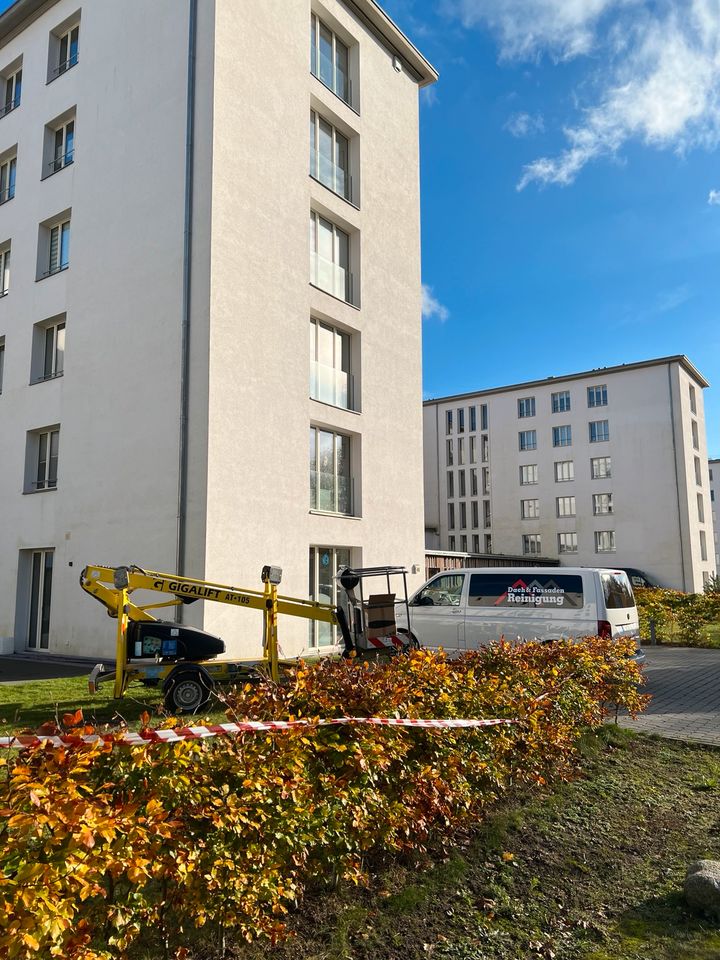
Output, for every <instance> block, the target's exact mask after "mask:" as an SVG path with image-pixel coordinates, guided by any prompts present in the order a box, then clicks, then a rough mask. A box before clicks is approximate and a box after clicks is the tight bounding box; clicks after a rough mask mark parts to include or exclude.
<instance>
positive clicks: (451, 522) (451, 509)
mask: <svg viewBox="0 0 720 960" xmlns="http://www.w3.org/2000/svg"><path fill="white" fill-rule="evenodd" d="M454 529H455V504H454V503H449V504H448V530H454Z"/></svg>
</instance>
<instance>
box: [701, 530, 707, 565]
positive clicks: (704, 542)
mask: <svg viewBox="0 0 720 960" xmlns="http://www.w3.org/2000/svg"><path fill="white" fill-rule="evenodd" d="M707 558H708V554H707V540H706V539H705V531H704V530H701V531H700V559H701V560H707Z"/></svg>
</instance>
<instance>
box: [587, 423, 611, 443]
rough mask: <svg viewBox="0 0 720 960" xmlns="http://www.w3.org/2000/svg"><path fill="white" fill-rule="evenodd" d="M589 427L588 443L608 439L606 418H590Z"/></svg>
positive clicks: (608, 428) (608, 432) (608, 430)
mask: <svg viewBox="0 0 720 960" xmlns="http://www.w3.org/2000/svg"><path fill="white" fill-rule="evenodd" d="M589 427H590V443H602V441H603V440H609V439H610V426H609V425H608V421H607V420H592V421H591V422H590V424H589Z"/></svg>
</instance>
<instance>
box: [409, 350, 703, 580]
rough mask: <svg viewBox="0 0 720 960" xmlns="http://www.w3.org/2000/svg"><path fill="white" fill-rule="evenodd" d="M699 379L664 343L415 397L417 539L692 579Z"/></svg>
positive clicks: (697, 573)
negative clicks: (421, 484)
mask: <svg viewBox="0 0 720 960" xmlns="http://www.w3.org/2000/svg"><path fill="white" fill-rule="evenodd" d="M707 386H708V384H707V382H706V381H705V380H704V378H703V377H702V376H701V374H700V373H699V372H698V371H697V370H696V369H695V367H693V365H692V364H691V363H690V361H689V360H688V359H687V357H683V356H675V357H665V358H662V359H658V360H648V361H645V362H641V363H629V364H624V365H622V366H618V367H603V368H600V369H597V370H592V371H588V372H586V373H577V374H572V375H570V376H564V377H550V378H548V379H545V380H537V381H533V382H530V383H521V384H514V385H512V386H507V387H500V388H497V389H494V390H483V391H479V392H477V393H468V394H462V395H459V396H452V397H443V398H441V399H437V400H428V401H426V402H425V404H424V437H425V450H424V469H425V529H426V547H427V548H428V549H447V550H459V551H461V552H470V553H507V554H517V553H519V554H522V555H525V556H528V557H535V556H542V557H550V558H553V559H556V560H557V561H559V563H561V564H565V565H567V566H593V567H598V566H612V567H615V566H619V567H636V568H639V569H641V570H644V571H645V572H646V573H647V574H648V576H649V577H650V578H651V579H654V580H655V581H657V582H658V583H660V584H661V585H663V586H669V587H675V588H677V589H681V590H687V591H698V590H702V588H703V583H704V582H705V581H706V580H707V578H708V576H710V575H711V574H712V573H713V572H714V570H715V569H716V567H715V559H714V555H713V520H712V513H711V509H710V506H711V505H710V487H709V475H708V468H707V443H706V433H705V416H704V408H703V389H704V388H705V387H707Z"/></svg>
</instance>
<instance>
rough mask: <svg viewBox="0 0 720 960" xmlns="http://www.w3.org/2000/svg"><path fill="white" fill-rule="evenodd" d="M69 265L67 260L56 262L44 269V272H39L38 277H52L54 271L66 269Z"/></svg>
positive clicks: (58, 271) (41, 278)
mask: <svg viewBox="0 0 720 960" xmlns="http://www.w3.org/2000/svg"><path fill="white" fill-rule="evenodd" d="M69 266H70V261H69V260H66V261H65V263H56V264H55V265H54V266H51V267H50V269H49V270H46V271H45V273H41V274H40V276H39V277H38V279H39V280H44V279H45V278H46V277H54V276H55V274H56V273H62V272H63V270H67V269H68V267H69Z"/></svg>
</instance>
